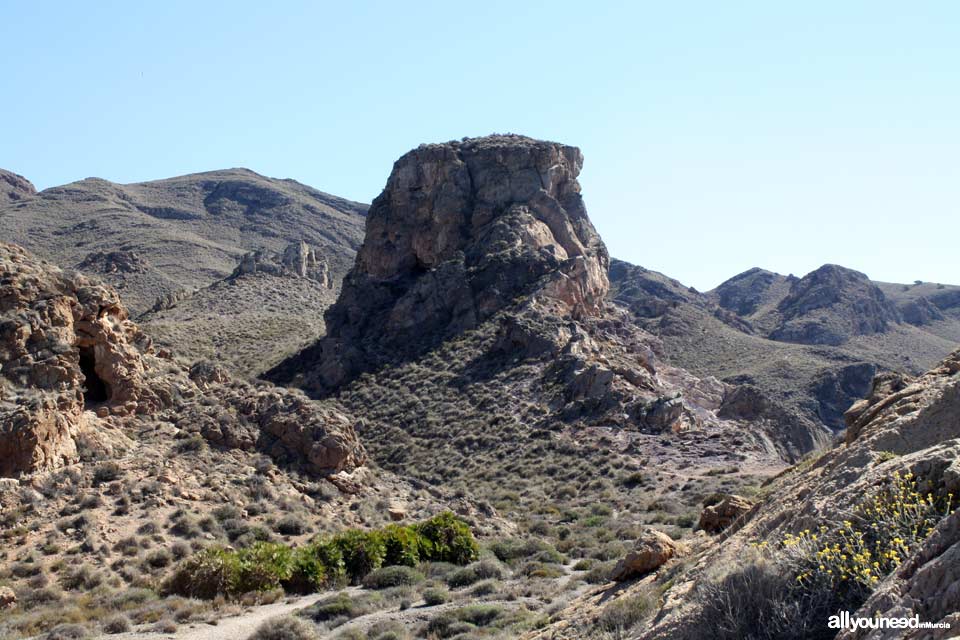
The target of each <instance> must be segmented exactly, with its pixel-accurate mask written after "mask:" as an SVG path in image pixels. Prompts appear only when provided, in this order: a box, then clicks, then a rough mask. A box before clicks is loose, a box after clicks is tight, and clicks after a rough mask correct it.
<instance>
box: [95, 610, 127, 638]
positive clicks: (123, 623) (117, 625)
mask: <svg viewBox="0 0 960 640" xmlns="http://www.w3.org/2000/svg"><path fill="white" fill-rule="evenodd" d="M130 627H131V625H130V619H129V618H127V617H126V616H123V615H118V616H113V617H112V618H107V619H106V620H104V621H103V624H102V625H101V628H102V629H103V632H104V633H106V634H108V635H113V634H115V633H126V632H127V631H130Z"/></svg>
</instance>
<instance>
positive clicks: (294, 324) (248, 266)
mask: <svg viewBox="0 0 960 640" xmlns="http://www.w3.org/2000/svg"><path fill="white" fill-rule="evenodd" d="M308 261H310V264H309V265H308V264H307V263H308ZM333 287H334V282H333V280H332V278H331V276H330V273H329V267H328V266H327V263H326V261H325V260H324V259H322V258H320V259H319V261H317V258H316V255H315V252H314V250H313V249H312V248H311V247H309V246H308V245H307V244H306V243H304V242H302V241H301V242H296V243H292V244H291V245H289V246H288V247H287V248H286V249H285V250H284V252H283V253H275V252H270V251H262V250H261V251H256V252H251V253H248V254H245V255H244V256H243V257H242V258H241V260H240V262H239V264H238V265H237V268H236V269H235V270H234V271H233V273H231V274H230V275H229V276H227V277H226V278H223V279H221V280H217V281H215V282H214V283H213V284H210V285H208V286H206V287H203V288H201V289H197V290H196V291H193V292H187V291H181V292H179V293H177V294H174V295H171V296H167V297H166V298H163V299H160V300H159V301H158V302H157V303H156V304H155V305H154V307H153V308H151V309H150V310H149V311H147V312H146V313H144V314H142V315H141V316H140V317H139V318H138V321H139V323H140V325H141V326H142V327H143V329H144V331H146V332H147V333H148V334H150V336H151V337H152V338H153V340H154V341H155V342H156V344H157V345H158V346H160V347H164V348H166V349H167V350H169V351H170V352H171V353H173V354H175V357H177V358H178V359H180V360H181V361H182V362H184V363H185V364H191V363H193V362H196V361H197V360H210V361H213V362H217V363H218V364H220V365H222V366H224V367H226V368H227V369H229V370H230V371H232V372H233V373H235V374H237V375H240V376H243V377H247V378H250V377H256V376H258V375H260V374H262V373H264V372H265V371H267V370H268V369H270V368H272V367H273V366H275V365H277V364H278V363H279V362H281V361H282V360H283V359H284V358H286V357H288V356H290V355H292V354H295V353H297V352H298V351H300V350H301V349H303V348H304V347H306V346H307V345H309V344H312V343H313V342H314V341H316V340H317V338H319V337H320V336H322V335H323V332H324V325H323V311H324V310H325V309H326V308H327V307H329V306H330V305H331V304H333V301H334V300H336V291H335V290H334V288H333Z"/></svg>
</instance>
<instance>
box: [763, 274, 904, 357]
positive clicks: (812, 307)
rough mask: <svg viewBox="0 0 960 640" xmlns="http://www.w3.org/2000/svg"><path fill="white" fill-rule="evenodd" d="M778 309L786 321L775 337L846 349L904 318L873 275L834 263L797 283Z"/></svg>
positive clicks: (774, 332)
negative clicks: (850, 342)
mask: <svg viewBox="0 0 960 640" xmlns="http://www.w3.org/2000/svg"><path fill="white" fill-rule="evenodd" d="M777 310H778V311H779V313H780V316H781V318H782V321H781V324H780V326H779V327H778V328H777V329H775V330H774V331H773V332H772V333H771V334H770V338H772V339H773V340H782V341H784V342H798V343H801V344H827V345H840V344H843V343H844V342H846V341H847V340H849V339H850V338H851V337H853V336H860V335H870V334H874V333H882V332H883V331H886V329H887V327H888V326H889V325H891V324H895V323H898V322H900V320H901V319H900V314H899V313H898V312H897V309H896V307H895V306H894V305H893V304H892V303H891V302H890V301H889V300H887V298H886V296H885V295H884V294H883V292H882V291H881V290H880V289H879V288H878V287H877V286H876V285H875V284H873V283H872V282H870V280H869V279H868V278H867V276H865V275H864V274H862V273H860V272H858V271H854V270H852V269H847V268H845V267H840V266H837V265H829V264H828V265H824V266H822V267H820V268H819V269H817V270H816V271H813V272H812V273H808V274H807V275H806V276H804V277H803V278H801V279H800V280H798V281H797V282H795V283H794V284H793V286H792V287H791V288H790V295H788V296H787V297H786V298H784V299H783V300H782V301H781V302H780V304H779V305H778V306H777Z"/></svg>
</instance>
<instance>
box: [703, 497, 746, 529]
mask: <svg viewBox="0 0 960 640" xmlns="http://www.w3.org/2000/svg"><path fill="white" fill-rule="evenodd" d="M751 508H753V503H752V502H750V501H749V500H747V499H746V498H744V497H742V496H738V495H734V494H722V493H721V494H714V495H713V496H711V497H710V498H708V499H707V500H706V502H705V506H704V508H703V511H701V512H700V522H699V524H698V527H699V528H700V529H702V530H703V531H706V532H707V533H719V532H721V531H723V530H724V529H726V528H727V527H729V526H730V525H731V524H733V523H734V521H736V520H737V518H739V517H741V516H742V515H744V514H745V513H747V512H748V511H750V509H751Z"/></svg>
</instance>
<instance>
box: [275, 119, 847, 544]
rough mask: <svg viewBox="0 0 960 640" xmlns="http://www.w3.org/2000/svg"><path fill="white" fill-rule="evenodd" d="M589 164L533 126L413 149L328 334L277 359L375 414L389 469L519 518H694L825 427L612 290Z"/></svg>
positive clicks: (317, 389)
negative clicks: (682, 346)
mask: <svg viewBox="0 0 960 640" xmlns="http://www.w3.org/2000/svg"><path fill="white" fill-rule="evenodd" d="M581 163H582V157H581V155H580V152H579V150H577V149H575V148H572V147H567V146H564V145H559V144H556V143H550V142H541V141H535V140H530V139H528V138H523V137H519V136H492V137H489V138H479V139H470V140H466V141H463V142H461V143H446V144H442V145H440V144H438V145H424V146H421V147H420V148H418V149H415V150H413V151H411V152H410V153H408V154H407V155H405V156H403V157H402V158H401V159H400V160H398V161H397V163H396V164H395V166H394V170H393V173H392V174H391V176H390V179H389V180H388V182H387V187H386V189H385V190H384V192H383V194H381V196H380V197H378V198H377V199H376V200H375V201H374V203H373V205H372V206H371V208H370V212H369V217H368V224H367V235H366V237H365V239H364V243H363V245H362V247H361V249H360V251H359V253H358V258H357V263H356V265H355V266H354V268H353V270H352V271H351V272H350V273H349V274H348V275H347V277H346V279H345V281H344V286H343V290H342V291H341V293H340V296H339V298H338V300H337V302H336V303H335V304H334V305H333V306H332V307H331V308H330V309H329V310H328V312H327V314H326V323H327V334H326V336H325V337H324V338H323V339H321V340H320V341H319V342H318V343H317V344H315V345H313V346H312V347H310V348H308V349H305V350H304V351H303V352H302V353H300V354H299V355H297V356H295V357H293V358H290V359H289V360H288V361H286V362H284V363H283V364H281V365H280V366H279V367H277V368H276V369H274V371H273V372H272V373H271V374H270V377H271V378H272V379H274V380H276V381H280V382H284V383H288V384H295V385H298V386H301V387H303V388H304V389H306V390H307V391H308V392H310V393H311V394H313V395H314V396H315V397H319V398H328V399H331V400H336V401H338V402H339V403H341V404H342V405H343V406H344V407H346V409H347V410H348V411H350V412H362V414H363V415H364V417H365V425H364V426H363V428H362V429H361V437H362V438H363V440H364V443H365V446H367V447H368V448H369V450H370V452H371V456H372V457H373V459H375V460H377V461H378V463H380V464H382V465H384V466H385V467H386V468H388V469H390V470H394V471H396V472H400V471H401V470H402V472H403V473H404V474H406V475H408V476H411V477H415V478H418V479H421V480H423V481H425V482H428V483H430V484H434V485H440V484H442V485H444V486H451V487H455V488H457V489H458V490H460V491H462V492H464V493H468V494H472V495H475V496H477V497H478V498H482V499H485V500H489V501H490V502H492V504H493V505H494V507H495V508H496V509H497V510H498V511H501V512H503V513H506V514H512V516H513V517H516V518H521V519H524V520H530V519H540V518H543V519H545V520H547V521H553V520H554V519H555V518H554V516H557V515H558V514H559V513H562V512H564V510H570V509H589V508H590V505H591V504H594V503H595V502H596V501H598V500H601V501H602V502H603V503H604V504H606V505H608V506H609V507H610V509H612V510H613V512H614V513H616V514H617V516H616V523H617V526H635V525H637V524H640V523H644V522H652V521H659V522H661V523H670V524H672V525H674V526H675V527H677V529H673V530H674V531H677V532H678V533H679V531H681V530H683V529H688V528H689V527H691V526H692V525H693V519H694V516H693V514H694V513H696V511H697V510H698V508H699V504H700V501H701V500H702V499H703V498H704V496H706V495H709V494H710V493H711V492H713V491H715V490H716V489H717V488H718V487H720V486H727V487H732V486H744V485H750V484H754V485H755V484H756V483H757V482H759V481H760V480H761V479H762V478H763V477H765V476H766V475H768V474H770V473H772V472H773V471H775V470H776V469H779V468H782V466H783V465H784V464H785V462H786V461H788V460H793V459H796V458H797V456H799V455H802V453H804V452H806V451H809V450H811V449H812V448H815V447H818V446H822V445H824V444H825V443H826V441H827V439H828V433H827V432H826V430H824V429H823V428H822V427H819V426H817V425H815V424H813V423H811V422H809V421H802V420H796V419H794V418H793V417H792V416H789V415H787V414H786V412H785V411H783V410H782V409H781V408H780V407H779V406H778V405H777V404H776V403H775V402H772V401H769V400H768V399H766V398H763V397H762V396H756V395H751V394H749V393H745V392H744V391H743V390H740V389H738V388H734V387H732V386H729V385H725V384H723V383H720V382H718V381H717V380H715V379H713V378H697V377H695V376H693V375H691V374H689V373H688V372H686V371H684V370H682V369H678V368H676V367H672V366H669V365H667V364H665V363H664V361H663V357H662V345H661V344H660V342H659V341H658V340H657V339H656V338H655V337H654V336H652V335H650V334H648V333H646V332H645V331H643V330H641V329H639V328H637V327H636V326H634V325H633V323H632V322H631V320H630V317H629V315H628V314H626V313H625V312H624V311H623V310H622V309H620V308H618V307H616V306H614V305H610V304H608V303H606V302H605V301H604V297H605V293H606V290H607V287H608V281H607V274H606V268H605V266H606V264H605V262H606V260H607V256H606V249H605V247H604V245H603V242H602V240H601V239H600V238H599V236H598V235H597V233H596V231H595V230H594V229H593V226H592V225H591V224H590V222H589V218H588V217H587V215H586V210H585V208H584V206H583V201H582V199H581V197H580V193H579V185H578V183H577V181H576V177H577V174H578V173H579V170H580V166H581ZM640 487H642V488H643V489H642V491H639V492H638V489H639V488H640ZM664 511H665V512H664ZM534 514H536V515H534ZM610 526H611V527H613V526H614V524H613V521H611V522H610Z"/></svg>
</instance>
